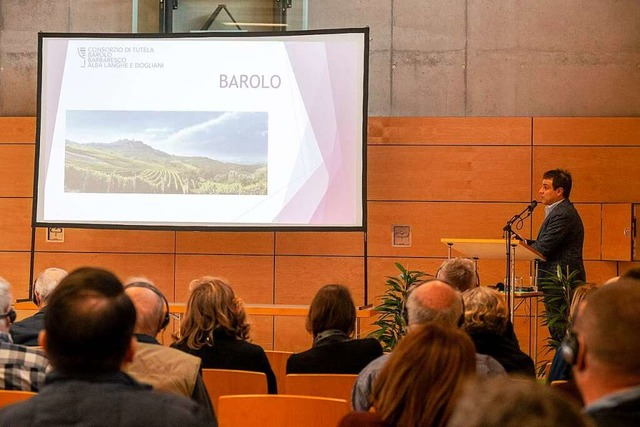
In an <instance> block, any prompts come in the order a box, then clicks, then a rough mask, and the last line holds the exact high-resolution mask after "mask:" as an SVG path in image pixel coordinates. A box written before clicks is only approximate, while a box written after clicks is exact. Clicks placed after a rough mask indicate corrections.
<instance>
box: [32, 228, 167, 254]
mask: <svg viewBox="0 0 640 427" xmlns="http://www.w3.org/2000/svg"><path fill="white" fill-rule="evenodd" d="M46 233H47V230H46V228H38V229H37V230H36V250H37V251H43V252H45V251H54V252H105V253H107V252H118V253H165V254H173V252H174V248H175V243H174V238H175V233H174V232H173V231H150V230H104V229H83V228H65V229H64V242H47V241H46Z"/></svg>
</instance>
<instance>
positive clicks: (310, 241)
mask: <svg viewBox="0 0 640 427" xmlns="http://www.w3.org/2000/svg"><path fill="white" fill-rule="evenodd" d="M363 253H364V234H363V233H361V232H300V233H293V232H289V233H287V232H279V233H277V234H276V254H277V255H342V256H362V254H363Z"/></svg>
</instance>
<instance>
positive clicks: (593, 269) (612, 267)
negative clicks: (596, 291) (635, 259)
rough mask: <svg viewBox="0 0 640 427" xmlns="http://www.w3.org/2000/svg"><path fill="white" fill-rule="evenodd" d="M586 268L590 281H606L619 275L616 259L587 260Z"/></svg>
mask: <svg viewBox="0 0 640 427" xmlns="http://www.w3.org/2000/svg"><path fill="white" fill-rule="evenodd" d="M584 268H585V270H587V282H589V283H598V284H600V283H604V282H606V281H607V280H609V279H611V278H612V277H616V276H617V275H618V268H617V265H616V263H615V261H585V263H584Z"/></svg>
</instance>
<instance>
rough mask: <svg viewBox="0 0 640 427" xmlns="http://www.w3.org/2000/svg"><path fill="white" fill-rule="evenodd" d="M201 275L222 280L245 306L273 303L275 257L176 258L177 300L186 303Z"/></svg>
mask: <svg viewBox="0 0 640 427" xmlns="http://www.w3.org/2000/svg"><path fill="white" fill-rule="evenodd" d="M202 276H215V277H221V278H223V279H225V280H227V281H229V283H230V284H231V286H233V289H234V291H235V292H236V295H237V296H238V297H239V298H241V299H242V300H243V301H244V302H245V303H252V304H272V303H273V257H270V256H248V255H247V256H245V255H177V256H176V277H175V285H176V301H185V302H186V301H187V299H188V298H189V289H188V287H189V283H190V282H191V281H192V280H193V279H197V278H198V277H202Z"/></svg>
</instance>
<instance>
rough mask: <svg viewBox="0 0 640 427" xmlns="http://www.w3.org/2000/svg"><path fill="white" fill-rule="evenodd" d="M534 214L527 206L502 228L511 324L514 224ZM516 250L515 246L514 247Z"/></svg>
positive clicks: (505, 285)
mask: <svg viewBox="0 0 640 427" xmlns="http://www.w3.org/2000/svg"><path fill="white" fill-rule="evenodd" d="M532 212H533V208H531V205H529V206H527V207H526V208H525V209H524V210H523V211H522V212H520V213H519V214H516V215H514V216H513V217H511V219H510V220H509V221H507V224H506V225H505V226H504V227H503V228H502V237H503V238H504V239H505V246H506V247H505V252H506V256H507V268H506V277H505V284H504V293H505V299H506V300H507V311H508V312H509V319H510V320H511V322H512V323H513V317H514V311H515V310H514V298H513V297H514V295H513V293H514V290H513V277H512V276H513V274H514V272H515V250H514V251H513V252H514V256H513V257H512V256H511V251H512V249H511V247H512V245H511V239H512V238H513V235H514V234H515V233H514V231H513V228H512V226H513V224H514V223H515V222H516V221H524V220H525V219H527V218H528V217H530V216H531V213H532ZM525 213H526V215H525V216H524V217H523V216H522V215H524V214H525ZM513 246H514V248H515V245H513ZM512 264H514V265H512Z"/></svg>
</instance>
